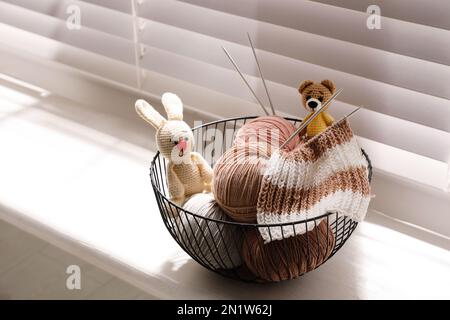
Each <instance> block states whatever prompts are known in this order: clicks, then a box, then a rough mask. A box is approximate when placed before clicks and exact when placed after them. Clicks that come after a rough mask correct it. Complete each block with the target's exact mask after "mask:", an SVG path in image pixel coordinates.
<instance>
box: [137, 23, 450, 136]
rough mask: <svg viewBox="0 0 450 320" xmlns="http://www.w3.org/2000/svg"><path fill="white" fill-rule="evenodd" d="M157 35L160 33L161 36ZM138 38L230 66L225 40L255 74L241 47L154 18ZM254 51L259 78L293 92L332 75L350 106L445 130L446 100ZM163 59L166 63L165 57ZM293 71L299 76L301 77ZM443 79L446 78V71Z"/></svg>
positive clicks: (449, 122)
mask: <svg viewBox="0 0 450 320" xmlns="http://www.w3.org/2000/svg"><path fill="white" fill-rule="evenodd" d="M161 34H164V35H166V36H165V37H161V36H160V35H161ZM141 40H142V41H143V42H144V43H146V44H149V45H151V46H153V47H156V48H160V49H162V50H166V51H170V52H173V53H175V54H176V55H180V56H186V57H189V58H193V59H195V60H199V61H203V62H206V63H209V64H212V65H217V66H219V67H223V68H228V69H230V70H234V69H233V67H232V66H231V65H230V63H229V61H228V60H227V58H226V56H225V55H224V53H223V51H222V49H221V45H225V46H226V47H227V48H228V49H229V50H230V52H231V53H232V54H233V56H234V57H235V59H236V60H237V61H238V62H239V65H240V66H241V68H242V70H243V72H245V73H247V74H249V75H253V76H258V71H257V67H256V65H255V62H254V59H253V56H252V54H251V51H250V49H249V48H248V47H246V46H242V45H238V44H235V43H232V42H225V41H223V40H220V39H216V38H214V37H209V36H205V35H202V34H198V33H195V32H192V31H188V30H184V29H180V28H174V27H172V26H168V25H164V24H160V23H155V22H152V23H151V24H150V25H149V27H148V29H147V31H146V32H145V33H144V34H143V36H142V38H141ZM258 55H259V57H260V60H261V64H262V65H263V69H264V74H265V77H266V78H267V79H268V80H270V81H272V82H277V83H280V84H282V85H286V86H290V87H292V88H293V90H294V91H296V88H297V87H298V85H299V82H300V81H301V80H302V79H307V78H312V79H316V80H321V79H323V78H331V79H333V80H335V82H336V83H337V85H338V86H339V87H343V88H345V90H344V92H343V93H342V94H341V96H340V97H339V98H340V99H341V100H342V101H345V102H348V103H351V104H354V105H364V106H365V107H367V108H369V109H371V110H374V111H378V112H382V113H386V114H388V115H392V116H396V117H399V118H403V119H406V120H410V121H414V122H418V123H421V124H425V125H428V126H431V127H434V128H438V129H441V130H446V131H450V108H449V107H448V101H447V100H446V99H442V98H439V97H435V96H432V95H428V94H422V93H420V92H415V91H411V90H407V89H404V88H402V87H397V86H393V85H390V84H389V83H384V82H380V81H373V80H371V79H367V78H361V77H359V76H355V75H353V74H352V73H347V72H340V71H338V70H333V69H329V68H325V67H321V66H318V65H315V64H311V63H305V62H303V61H300V60H294V59H290V58H287V57H284V56H281V55H276V54H272V53H270V52H266V51H261V50H259V51H258ZM162 63H164V62H162ZM166 63H169V64H170V61H167V62H166ZM412 66H413V65H411V67H412ZM428 71H430V70H428ZM299 75H301V78H300V77H299ZM409 77H410V78H412V80H414V79H415V77H414V70H411V73H410V74H409ZM433 78H435V79H434V80H433V79H429V78H427V79H424V80H428V79H429V82H431V83H433V84H438V82H442V83H440V85H441V86H446V83H444V81H443V79H446V77H445V70H444V72H439V70H435V74H433ZM447 78H448V79H449V81H450V74H449V76H448V77H447ZM263 96H264V94H263ZM387 97H388V98H389V99H387ZM424 105H426V106H429V108H433V110H436V112H430V111H429V110H430V109H429V108H424V107H423V106H424ZM283 111H286V110H283Z"/></svg>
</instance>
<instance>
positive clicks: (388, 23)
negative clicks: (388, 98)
mask: <svg viewBox="0 0 450 320" xmlns="http://www.w3.org/2000/svg"><path fill="white" fill-rule="evenodd" d="M183 2H184V3H183ZM183 2H178V1H176V2H174V1H165V0H149V1H148V2H146V3H145V5H143V6H142V8H141V10H140V13H141V14H142V15H143V16H145V17H153V18H154V19H158V16H160V17H165V18H166V19H171V20H172V21H173V23H174V24H176V23H177V20H179V19H181V18H182V15H183V14H185V15H186V16H191V17H192V16H196V15H200V16H202V19H192V21H190V23H189V24H190V25H191V26H190V27H191V28H193V27H197V28H202V29H203V30H205V31H206V32H209V31H208V30H215V29H217V28H220V26H223V25H224V23H225V22H224V19H225V18H224V17H225V16H226V15H225V14H230V15H235V16H241V17H245V18H249V19H252V20H256V21H264V22H268V23H271V24H274V25H279V26H284V27H288V28H291V29H295V30H301V31H305V32H309V33H314V34H318V35H322V36H326V37H329V38H334V39H339V40H344V41H348V42H352V43H357V44H360V45H364V46H369V47H373V48H377V49H381V50H385V51H389V52H395V53H398V54H401V55H407V56H411V57H415V58H419V59H423V60H428V61H433V62H437V63H441V64H445V65H450V31H448V30H444V29H438V28H433V27H428V26H424V25H419V24H415V23H409V22H405V21H400V20H395V19H390V18H385V17H382V19H381V20H382V28H381V29H380V30H369V29H368V28H367V26H366V21H367V17H368V15H367V14H365V13H363V12H359V11H355V10H349V9H345V8H339V7H335V6H329V5H324V4H321V3H317V2H312V1H307V0H283V1H273V0H246V1H238V0H230V1H208V0H183ZM191 3H192V4H196V5H190V4H191ZM208 10H209V12H208ZM208 25H209V26H208ZM225 25H227V26H230V25H233V24H225ZM183 27H186V28H189V26H187V25H186V26H183ZM230 29H231V30H234V31H235V32H236V31H237V30H239V32H244V31H246V30H242V29H241V28H239V27H237V28H236V29H234V28H230ZM291 41H295V39H291ZM437 48H439V50H437Z"/></svg>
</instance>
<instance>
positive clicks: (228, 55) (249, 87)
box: [222, 47, 269, 116]
mask: <svg viewBox="0 0 450 320" xmlns="http://www.w3.org/2000/svg"><path fill="white" fill-rule="evenodd" d="M222 49H223V51H225V54H226V55H227V57H228V59H230V61H231V63H232V64H233V66H234V68H235V69H236V71H237V72H238V73H239V75H240V76H241V78H242V80H244V82H245V84H246V85H247V87H248V89H249V90H250V91H251V93H252V94H253V96H254V97H255V99H256V101H258V103H259V105H260V106H261V108H262V109H263V111H264V113H265V114H266V115H267V116H268V115H269V112H267V110H266V108H264V106H263V104H262V102H261V100H259V98H258V96H257V95H256V93H255V91H253V89H252V87H251V86H250V84H249V83H248V82H247V79H245V77H244V75H243V74H242V72H241V70H240V69H239V67H238V66H237V64H236V62H235V61H234V59H233V58H232V57H231V55H230V54H229V53H228V51H227V49H225V48H224V47H222Z"/></svg>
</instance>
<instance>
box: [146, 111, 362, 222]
mask: <svg viewBox="0 0 450 320" xmlns="http://www.w3.org/2000/svg"><path fill="white" fill-rule="evenodd" d="M258 117H259V116H245V117H234V118H225V119H219V120H215V121H211V122H207V123H205V124H201V125H198V126H196V127H193V128H191V130H196V129H200V128H203V127H206V126H211V125H215V124H218V123H223V122H228V121H235V120H244V119H245V120H247V119H255V118H258ZM283 118H284V119H286V120H289V121H303V119H299V118H292V117H283ZM159 156H160V152H159V150H158V151H157V152H156V154H155V156H154V157H153V159H152V162H151V164H150V181H151V184H152V187H153V190H154V191H155V192H157V193H158V194H159V196H160V197H162V198H163V199H164V200H165V201H167V202H168V203H169V204H170V205H171V206H173V207H175V208H176V209H178V210H181V211H183V212H185V213H187V214H189V215H192V216H195V217H197V218H199V219H204V220H208V221H212V222H215V223H222V224H229V225H238V226H246V227H255V228H273V227H284V226H294V225H298V224H305V223H306V224H307V223H309V222H313V221H314V222H315V221H317V220H321V219H324V218H326V217H328V216H331V215H339V214H340V213H339V212H337V211H335V212H332V211H329V212H326V213H324V214H322V215H320V216H317V217H311V218H308V219H302V220H296V221H291V222H283V223H273V224H259V223H250V222H238V221H227V220H219V219H213V218H209V217H204V216H201V215H199V214H196V213H193V212H190V211H188V210H186V209H184V208H183V207H180V206H179V205H177V204H176V203H174V202H172V201H171V200H170V199H169V198H168V197H166V196H165V195H164V194H163V193H162V192H161V190H160V189H159V188H158V186H157V185H156V183H155V182H154V181H153V176H152V169H153V168H154V167H155V166H156V160H157V159H158V157H159ZM351 221H353V219H351V218H349V222H351ZM353 222H355V223H358V222H357V221H353Z"/></svg>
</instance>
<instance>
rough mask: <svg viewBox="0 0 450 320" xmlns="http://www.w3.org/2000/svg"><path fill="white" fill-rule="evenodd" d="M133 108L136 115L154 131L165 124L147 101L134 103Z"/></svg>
mask: <svg viewBox="0 0 450 320" xmlns="http://www.w3.org/2000/svg"><path fill="white" fill-rule="evenodd" d="M135 108H136V112H137V114H138V115H139V116H140V117H141V118H142V119H144V120H145V121H147V122H148V123H150V124H151V125H152V126H153V127H154V128H155V129H159V128H161V126H162V125H163V124H164V123H165V122H166V119H164V117H163V116H162V115H160V114H159V112H158V111H156V110H155V108H153V107H152V106H151V105H149V104H148V103H147V101H145V100H142V99H139V100H137V101H136V103H135Z"/></svg>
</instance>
